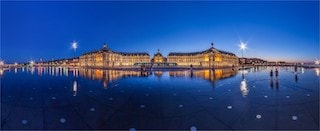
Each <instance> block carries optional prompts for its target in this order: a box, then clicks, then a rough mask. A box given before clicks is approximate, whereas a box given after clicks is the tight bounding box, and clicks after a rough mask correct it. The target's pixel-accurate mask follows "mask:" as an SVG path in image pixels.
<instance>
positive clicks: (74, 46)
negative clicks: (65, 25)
mask: <svg viewBox="0 0 320 131" xmlns="http://www.w3.org/2000/svg"><path fill="white" fill-rule="evenodd" d="M72 48H73V49H77V48H78V43H77V42H75V41H73V42H72Z"/></svg>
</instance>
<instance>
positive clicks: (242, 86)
mask: <svg viewBox="0 0 320 131" xmlns="http://www.w3.org/2000/svg"><path fill="white" fill-rule="evenodd" d="M240 91H241V93H242V96H243V97H246V96H247V95H248V94H249V89H248V85H247V82H246V80H242V81H241V84H240Z"/></svg>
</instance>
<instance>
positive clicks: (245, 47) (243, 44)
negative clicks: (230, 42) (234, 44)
mask: <svg viewBox="0 0 320 131" xmlns="http://www.w3.org/2000/svg"><path fill="white" fill-rule="evenodd" d="M239 47H240V50H246V49H247V44H246V43H243V42H241V43H240V45H239Z"/></svg>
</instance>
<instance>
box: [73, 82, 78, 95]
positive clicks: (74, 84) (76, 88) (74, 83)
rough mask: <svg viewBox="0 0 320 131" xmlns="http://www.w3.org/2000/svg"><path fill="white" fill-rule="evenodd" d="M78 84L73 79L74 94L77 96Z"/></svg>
mask: <svg viewBox="0 0 320 131" xmlns="http://www.w3.org/2000/svg"><path fill="white" fill-rule="evenodd" d="M77 90H78V85H77V81H73V96H77Z"/></svg>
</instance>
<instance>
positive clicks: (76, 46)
mask: <svg viewBox="0 0 320 131" xmlns="http://www.w3.org/2000/svg"><path fill="white" fill-rule="evenodd" d="M72 48H73V51H74V58H75V57H76V50H77V48H78V43H77V42H75V41H73V42H72Z"/></svg>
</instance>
